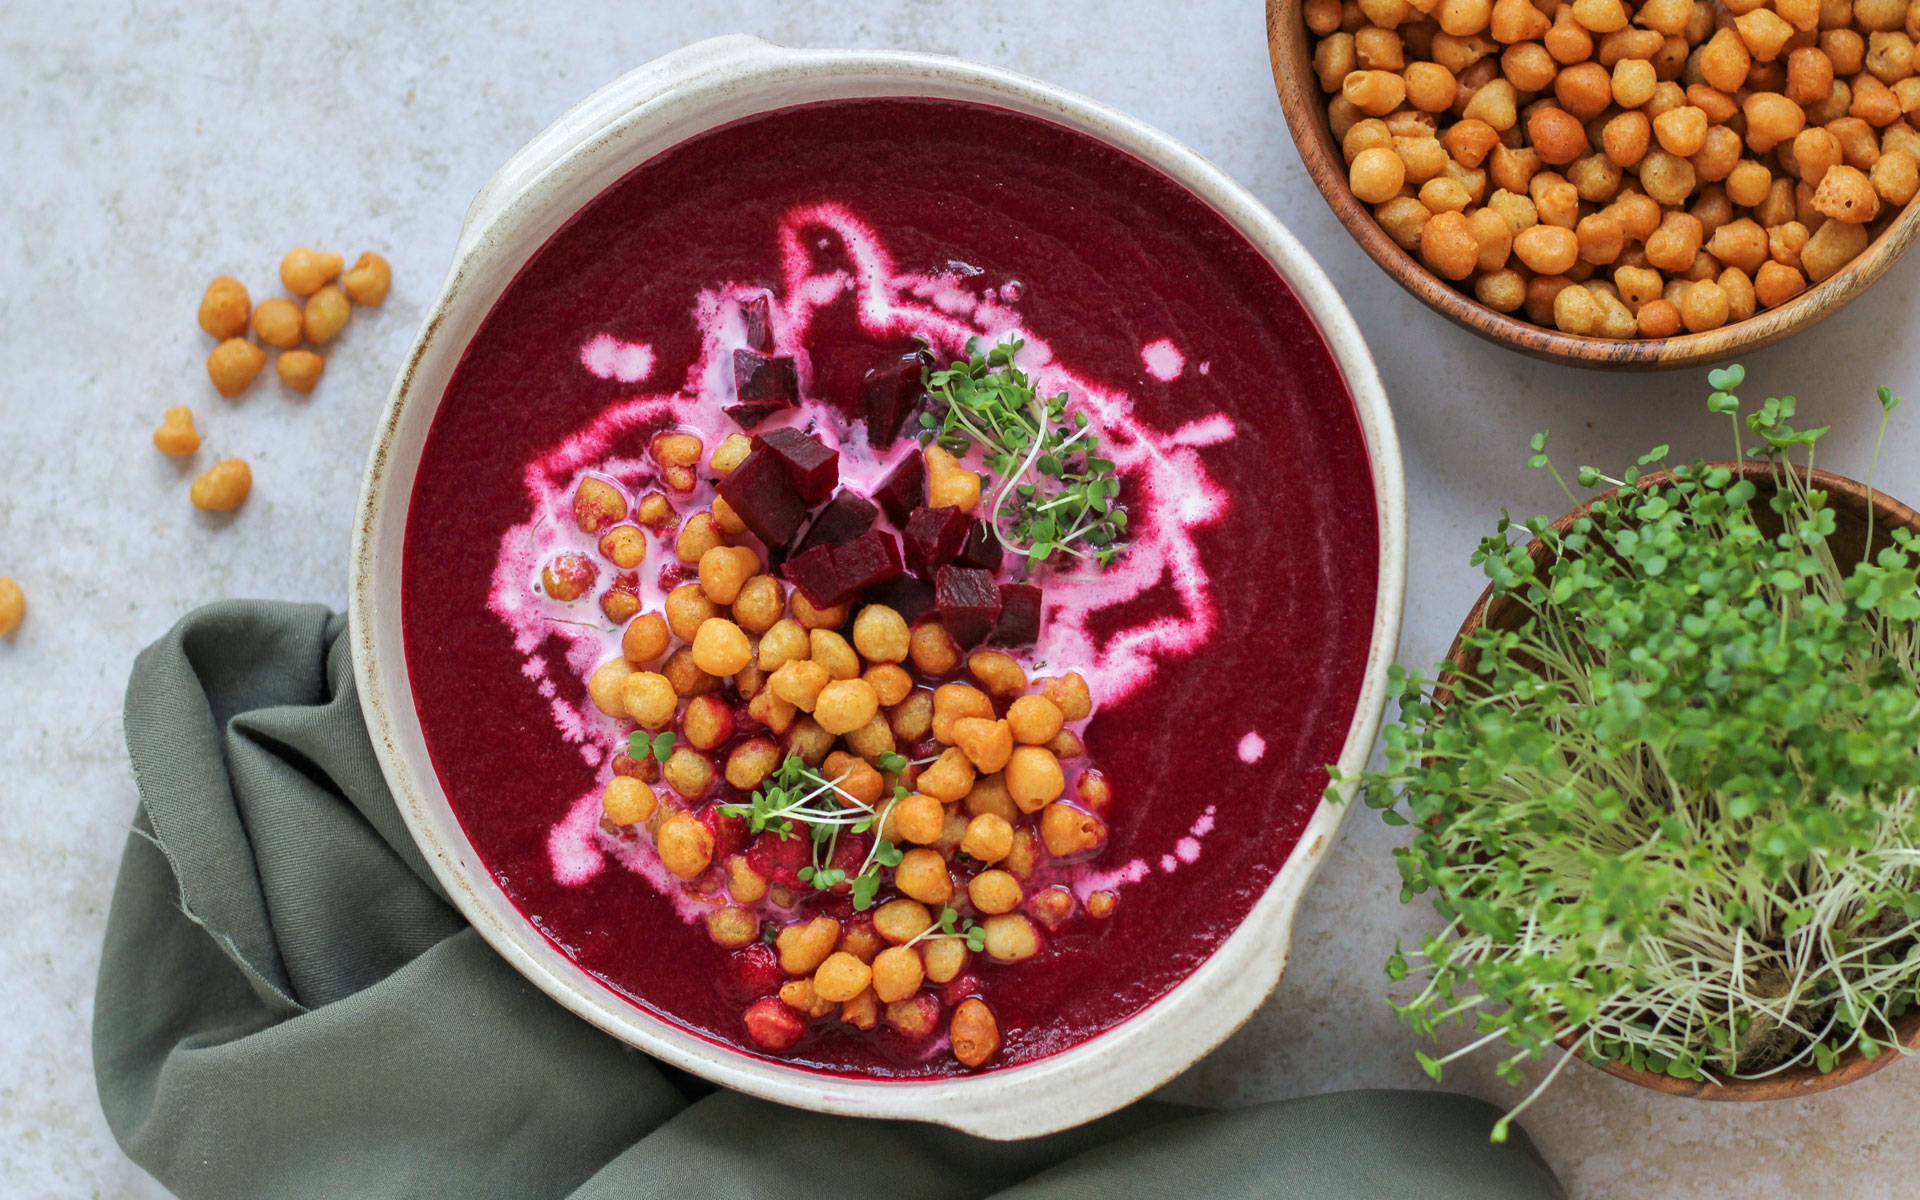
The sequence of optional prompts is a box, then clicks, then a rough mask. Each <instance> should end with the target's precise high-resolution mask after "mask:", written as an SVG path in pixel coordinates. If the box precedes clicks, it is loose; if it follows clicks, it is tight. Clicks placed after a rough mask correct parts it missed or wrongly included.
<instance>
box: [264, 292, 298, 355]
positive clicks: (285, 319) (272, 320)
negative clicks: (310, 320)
mask: <svg viewBox="0 0 1920 1200" xmlns="http://www.w3.org/2000/svg"><path fill="white" fill-rule="evenodd" d="M303 321H304V318H303V317H302V315H301V312H300V306H299V305H298V304H295V303H294V302H293V301H291V300H288V299H286V298H285V297H284V296H274V297H271V298H270V299H266V300H262V301H261V302H260V305H259V307H257V308H255V309H254V310H253V332H254V336H255V337H258V338H259V339H260V340H261V341H263V342H265V343H266V344H267V345H269V346H274V347H278V348H279V349H281V350H291V349H293V348H294V347H295V346H298V345H299V344H300V328H301V325H302V323H303Z"/></svg>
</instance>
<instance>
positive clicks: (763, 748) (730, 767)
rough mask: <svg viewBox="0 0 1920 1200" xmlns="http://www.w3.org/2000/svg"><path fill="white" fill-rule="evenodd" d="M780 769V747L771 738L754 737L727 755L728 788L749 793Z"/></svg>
mask: <svg viewBox="0 0 1920 1200" xmlns="http://www.w3.org/2000/svg"><path fill="white" fill-rule="evenodd" d="M779 768H780V746H779V744H778V743H777V742H775V741H774V740H773V739H772V738H764V737H756V738H748V739H747V740H746V741H744V742H741V743H739V744H738V745H736V746H735V747H734V748H733V749H732V750H731V751H729V752H728V754H727V766H726V780H727V783H728V785H729V786H731V787H735V788H738V789H739V790H740V791H743V792H751V791H753V790H754V789H755V788H757V787H759V786H760V785H761V784H762V783H764V782H766V779H767V776H769V775H771V774H773V773H774V772H775V771H776V770H778V769H779Z"/></svg>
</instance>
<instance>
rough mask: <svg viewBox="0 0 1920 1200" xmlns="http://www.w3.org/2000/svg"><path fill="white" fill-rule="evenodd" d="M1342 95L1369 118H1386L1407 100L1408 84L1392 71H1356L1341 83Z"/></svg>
mask: <svg viewBox="0 0 1920 1200" xmlns="http://www.w3.org/2000/svg"><path fill="white" fill-rule="evenodd" d="M1340 94H1341V95H1343V96H1345V97H1346V98H1347V103H1349V104H1351V105H1353V106H1354V107H1355V108H1357V109H1359V110H1360V111H1361V112H1363V113H1366V114H1367V115H1368V116H1370V117H1384V116H1386V115H1387V114H1388V113H1390V112H1392V111H1393V110H1394V109H1396V108H1399V107H1400V102H1401V101H1403V100H1405V99H1406V98H1407V83H1406V80H1404V79H1402V78H1400V76H1398V75H1396V74H1395V73H1393V72H1392V71H1362V70H1354V71H1350V72H1348V73H1347V77H1346V78H1345V79H1343V80H1341V81H1340Z"/></svg>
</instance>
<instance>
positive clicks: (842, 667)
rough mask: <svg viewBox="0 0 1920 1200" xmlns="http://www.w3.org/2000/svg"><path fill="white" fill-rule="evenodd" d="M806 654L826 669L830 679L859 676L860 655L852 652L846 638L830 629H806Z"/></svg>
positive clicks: (855, 677) (856, 677)
mask: <svg viewBox="0 0 1920 1200" xmlns="http://www.w3.org/2000/svg"><path fill="white" fill-rule="evenodd" d="M807 656H808V657H809V658H811V659H812V660H813V661H814V662H816V663H819V664H820V665H821V666H823V667H825V668H826V669H827V675H828V677H829V678H832V679H858V678H859V677H860V656H859V655H858V654H855V653H854V652H853V647H852V646H849V645H848V644H847V639H845V638H843V637H841V636H840V635H839V634H837V633H835V632H834V631H833V630H831V629H810V630H808V631H807Z"/></svg>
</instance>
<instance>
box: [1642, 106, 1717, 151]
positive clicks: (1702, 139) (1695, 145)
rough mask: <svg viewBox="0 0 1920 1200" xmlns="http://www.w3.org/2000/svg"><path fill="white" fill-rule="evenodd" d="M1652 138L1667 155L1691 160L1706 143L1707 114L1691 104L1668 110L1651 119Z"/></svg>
mask: <svg viewBox="0 0 1920 1200" xmlns="http://www.w3.org/2000/svg"><path fill="white" fill-rule="evenodd" d="M1653 136H1654V137H1655V138H1656V139H1657V140H1658V141H1659V143H1660V148H1661V149H1663V150H1665V151H1666V152H1667V153H1669V154H1674V155H1678V156H1679V157H1681V158H1691V157H1692V156H1693V155H1695V154H1698V153H1699V152H1700V148H1701V147H1702V146H1704V145H1706V143H1707V114H1706V113H1704V112H1702V111H1700V110H1699V109H1697V108H1695V107H1694V106H1693V105H1691V104H1683V105H1681V106H1680V107H1678V108H1672V109H1668V110H1667V111H1666V112H1663V113H1661V114H1660V115H1659V116H1657V117H1655V118H1654V119H1653Z"/></svg>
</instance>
